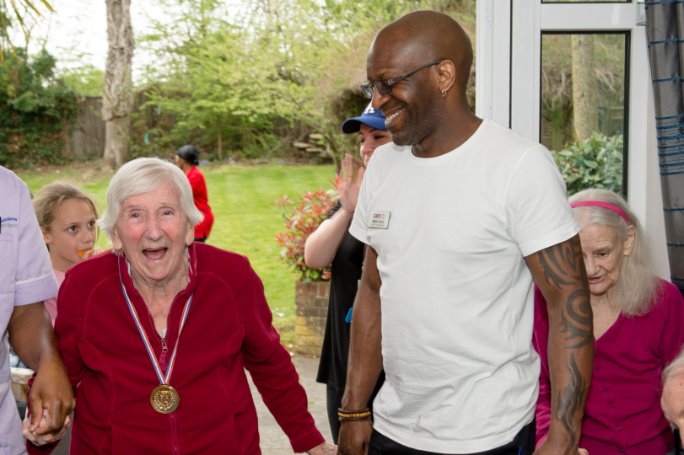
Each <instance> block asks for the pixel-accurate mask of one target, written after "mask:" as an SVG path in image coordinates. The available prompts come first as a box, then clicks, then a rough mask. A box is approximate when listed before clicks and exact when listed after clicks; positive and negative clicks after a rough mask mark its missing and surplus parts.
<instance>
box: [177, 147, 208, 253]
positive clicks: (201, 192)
mask: <svg viewBox="0 0 684 455" xmlns="http://www.w3.org/2000/svg"><path fill="white" fill-rule="evenodd" d="M176 164H177V165H178V167H179V168H181V169H182V170H183V172H185V176H186V177H187V178H188V181H189V182H190V188H192V199H193V201H194V202H195V207H197V209H198V210H199V211H200V212H202V215H203V216H204V217H203V218H202V220H201V221H200V222H199V223H197V224H196V225H195V241H197V242H205V241H206V240H207V239H208V238H209V234H210V233H211V227H212V226H213V225H214V213H213V212H212V211H211V207H209V194H208V192H207V182H206V180H205V179H204V174H202V171H200V170H199V168H198V167H197V166H199V151H198V150H197V147H195V146H194V145H191V144H188V145H184V146H182V147H180V148H179V149H178V150H176Z"/></svg>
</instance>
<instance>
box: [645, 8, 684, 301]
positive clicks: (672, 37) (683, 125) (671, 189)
mask: <svg viewBox="0 0 684 455" xmlns="http://www.w3.org/2000/svg"><path fill="white" fill-rule="evenodd" d="M646 36H647V38H648V54H649V59H650V63H651V78H652V79H653V95H654V98H655V115H656V129H657V136H658V159H659V163H660V183H661V189H662V194H663V209H664V217H665V232H666V236H667V252H668V259H669V261H670V274H671V280H672V282H673V283H674V284H676V285H677V286H678V287H679V290H680V291H682V293H683V294H684V98H683V97H684V90H683V89H682V84H683V83H684V0H660V1H646Z"/></svg>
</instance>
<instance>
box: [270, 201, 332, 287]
mask: <svg viewBox="0 0 684 455" xmlns="http://www.w3.org/2000/svg"><path fill="white" fill-rule="evenodd" d="M336 198H337V196H336V193H335V191H334V190H327V191H325V190H318V191H315V192H310V191H309V192H307V193H306V194H304V195H303V196H302V197H301V201H299V202H297V201H293V200H292V199H290V198H289V197H288V196H287V195H284V196H282V197H281V198H280V199H278V200H276V201H275V202H274V204H275V205H276V206H278V207H280V209H281V210H282V212H283V218H284V220H285V231H283V232H279V233H278V234H276V241H277V242H278V244H279V245H280V246H282V249H281V250H280V258H281V259H282V260H283V261H284V262H285V263H286V264H289V265H290V266H292V268H293V269H294V270H296V271H297V272H299V274H300V276H299V279H300V280H302V281H326V280H329V279H330V268H328V267H326V268H325V269H312V268H309V267H307V266H306V264H305V263H304V242H306V238H307V237H308V236H309V234H311V233H312V232H313V231H315V230H316V228H317V227H318V226H319V225H320V224H321V223H322V222H323V221H324V220H325V219H327V217H328V212H330V209H332V207H333V205H334V204H335V200H336Z"/></svg>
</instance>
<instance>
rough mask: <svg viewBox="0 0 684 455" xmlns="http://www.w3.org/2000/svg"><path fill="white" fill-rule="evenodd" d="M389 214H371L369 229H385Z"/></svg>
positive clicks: (387, 224) (379, 212)
mask: <svg viewBox="0 0 684 455" xmlns="http://www.w3.org/2000/svg"><path fill="white" fill-rule="evenodd" d="M391 214H392V213H391V212H381V211H378V212H373V213H371V219H370V227H371V228H372V229H387V227H388V226H389V220H390V215H391Z"/></svg>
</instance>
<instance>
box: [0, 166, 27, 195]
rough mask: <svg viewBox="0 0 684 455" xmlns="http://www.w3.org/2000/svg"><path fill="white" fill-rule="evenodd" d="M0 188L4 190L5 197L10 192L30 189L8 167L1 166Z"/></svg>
mask: <svg viewBox="0 0 684 455" xmlns="http://www.w3.org/2000/svg"><path fill="white" fill-rule="evenodd" d="M0 188H2V190H3V192H4V193H5V196H7V193H8V192H10V191H12V192H17V191H21V190H23V189H25V188H28V186H27V185H26V183H24V181H23V180H22V179H21V178H20V177H19V176H18V175H17V174H15V173H14V172H12V171H11V170H9V169H7V168H6V167H3V166H0Z"/></svg>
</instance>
